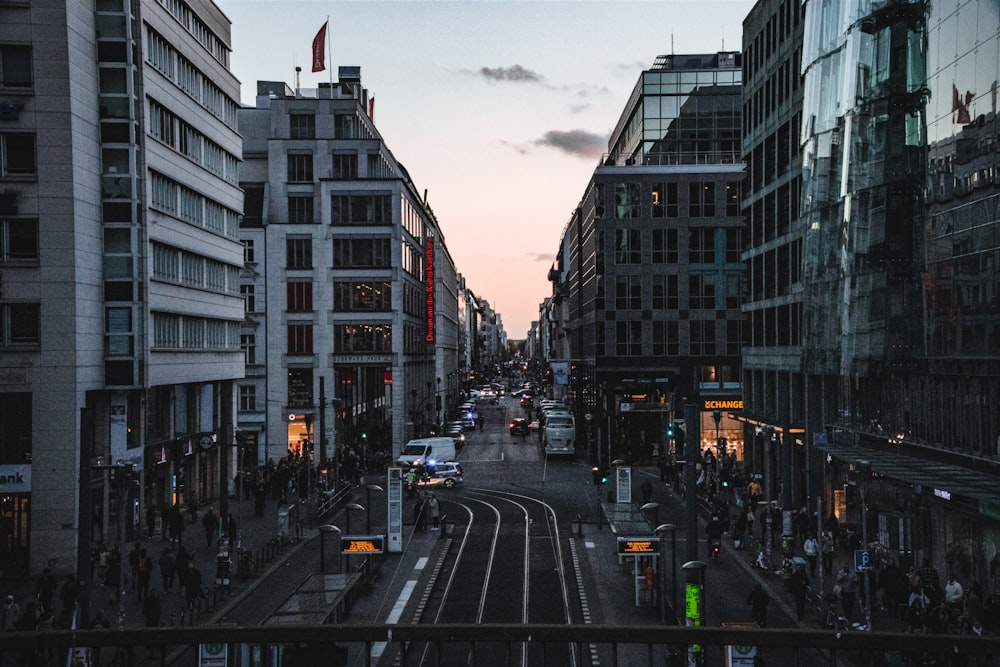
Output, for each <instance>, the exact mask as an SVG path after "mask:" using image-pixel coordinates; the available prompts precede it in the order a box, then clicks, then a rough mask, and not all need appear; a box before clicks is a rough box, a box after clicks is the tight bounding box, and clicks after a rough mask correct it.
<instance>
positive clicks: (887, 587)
mask: <svg viewBox="0 0 1000 667" xmlns="http://www.w3.org/2000/svg"><path fill="white" fill-rule="evenodd" d="M902 576H903V575H902V573H901V572H900V571H899V566H898V565H896V561H895V560H893V559H892V558H890V559H889V560H888V561H886V564H885V565H884V566H883V567H882V569H881V570H880V571H879V573H878V585H879V588H881V589H882V601H883V603H884V605H885V608H886V609H887V610H888V611H889V616H895V615H896V614H897V613H898V612H899V609H898V607H899V591H900V586H901V579H902Z"/></svg>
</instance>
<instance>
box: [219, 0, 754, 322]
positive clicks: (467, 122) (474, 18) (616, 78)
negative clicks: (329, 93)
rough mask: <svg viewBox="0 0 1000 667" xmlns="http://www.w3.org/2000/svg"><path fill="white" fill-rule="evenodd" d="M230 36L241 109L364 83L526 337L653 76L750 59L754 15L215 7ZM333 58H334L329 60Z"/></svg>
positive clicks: (726, 2) (486, 6) (577, 4)
mask: <svg viewBox="0 0 1000 667" xmlns="http://www.w3.org/2000/svg"><path fill="white" fill-rule="evenodd" d="M215 2H216V4H217V5H218V6H219V7H220V9H222V11H223V12H224V13H225V14H226V16H228V17H229V19H230V20H231V21H232V24H233V27H232V32H233V54H232V61H231V68H232V71H233V73H234V74H235V75H236V76H237V78H239V79H240V81H241V82H242V99H243V102H244V103H245V104H250V105H252V104H254V94H255V90H256V82H257V81H258V80H274V81H284V82H286V83H287V84H289V85H290V86H294V85H295V67H296V66H299V67H301V68H302V74H301V86H302V87H303V88H316V87H318V85H319V83H321V82H325V81H329V78H330V74H329V71H326V72H319V73H316V74H313V73H312V72H311V71H310V70H311V62H312V61H311V53H310V46H311V43H312V39H313V37H314V36H315V35H316V32H317V31H318V30H319V29H320V27H321V26H322V25H323V23H324V21H326V20H327V16H329V18H330V35H331V42H332V54H330V53H328V54H327V66H328V67H329V66H330V63H331V61H332V65H333V68H334V69H333V76H334V79H336V76H337V70H336V68H337V67H338V66H341V65H356V66H359V67H360V68H361V81H362V84H363V85H364V86H365V87H366V88H367V89H368V91H369V95H371V96H374V98H375V125H376V126H377V127H378V129H379V132H380V133H381V134H382V137H383V138H384V140H385V141H386V144H387V145H388V147H389V150H391V151H392V153H393V155H394V156H395V157H396V159H397V160H399V161H400V162H401V163H402V164H403V165H404V166H405V167H406V169H407V171H409V173H410V176H411V178H412V179H413V181H414V183H415V185H416V187H417V188H418V190H420V191H421V192H422V191H424V190H427V195H428V202H429V203H430V206H431V208H432V209H433V210H434V213H435V215H436V216H437V219H438V221H439V223H440V224H441V227H442V229H443V231H444V236H445V242H446V244H447V246H448V250H449V252H450V253H451V255H452V258H453V259H454V261H455V265H456V268H457V270H458V271H459V272H460V273H462V274H463V275H464V276H465V277H466V279H467V284H468V286H469V287H470V288H471V289H472V290H473V292H475V294H476V295H477V296H479V297H480V298H484V299H486V300H487V301H489V303H490V304H491V306H492V307H493V308H494V309H496V310H497V311H498V312H499V313H500V314H501V316H502V318H503V324H504V329H505V331H506V332H507V335H508V336H509V337H510V338H512V339H513V338H524V337H525V335H526V334H527V332H528V328H529V326H530V324H531V321H532V320H535V319H538V306H539V303H540V302H541V301H542V300H543V299H544V298H545V297H546V296H548V295H550V294H551V285H550V283H549V282H548V280H547V279H546V274H547V272H548V269H549V267H550V266H551V265H552V262H553V260H554V257H555V253H556V250H557V248H558V243H559V238H560V236H561V233H562V229H563V227H564V226H565V225H566V223H567V222H568V220H569V217H570V214H571V212H572V211H573V209H574V208H575V207H576V205H577V204H578V203H579V201H580V198H581V197H582V195H583V192H584V188H585V187H586V185H587V181H588V180H589V178H590V176H591V175H592V174H593V171H594V168H595V167H596V166H597V164H598V162H599V159H600V157H601V155H602V154H603V153H605V152H606V151H607V139H608V135H609V134H610V133H611V130H612V129H613V128H614V125H615V123H616V122H617V120H618V116H619V114H620V113H621V111H622V109H623V108H624V106H625V104H626V102H627V101H628V96H629V94H630V93H631V91H632V88H633V87H634V86H635V83H636V81H637V80H638V77H639V74H640V72H641V71H642V70H643V69H648V68H649V67H650V66H651V65H652V64H653V60H654V59H655V58H656V56H658V55H662V54H669V53H714V52H716V51H721V50H729V51H736V50H740V40H741V35H742V32H741V31H742V22H743V18H744V17H745V16H746V14H747V12H748V11H749V10H750V8H751V7H752V6H753V2H752V1H751V0H720V1H712V0H659V1H656V2H653V1H648V2H645V1H644V2H627V1H603V0H602V1H586V0H564V1H561V2H533V1H527V0H523V1H519V2H501V1H499V0H481V1H462V2H459V1H451V2H431V1H417V0H414V1H408V2H404V1H402V0H400V1H395V2H389V1H364V2H342V1H334V2H330V1H325V2H320V1H318V0H307V1H299V0H215ZM331 55H332V58H331Z"/></svg>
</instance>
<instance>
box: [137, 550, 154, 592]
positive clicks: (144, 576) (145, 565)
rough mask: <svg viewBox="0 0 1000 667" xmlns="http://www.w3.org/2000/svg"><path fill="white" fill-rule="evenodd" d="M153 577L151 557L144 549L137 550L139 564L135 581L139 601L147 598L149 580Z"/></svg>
mask: <svg viewBox="0 0 1000 667" xmlns="http://www.w3.org/2000/svg"><path fill="white" fill-rule="evenodd" d="M151 576H153V557H152V556H150V555H149V553H148V552H147V551H146V550H145V549H140V550H139V563H138V566H137V567H136V579H137V580H138V586H137V589H138V591H139V599H140V600H142V599H144V598H146V597H147V596H149V578H150V577H151Z"/></svg>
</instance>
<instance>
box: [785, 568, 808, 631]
mask: <svg viewBox="0 0 1000 667" xmlns="http://www.w3.org/2000/svg"><path fill="white" fill-rule="evenodd" d="M788 585H789V586H790V587H791V589H792V596H793V597H794V598H795V618H796V619H797V620H798V621H800V622H801V621H802V619H803V617H804V616H805V614H806V594H807V593H808V592H809V576H808V575H807V574H806V567H805V565H802V564H799V565H796V566H795V571H794V572H792V576H791V579H789V580H788Z"/></svg>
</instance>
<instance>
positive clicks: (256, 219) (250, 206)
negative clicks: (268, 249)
mask: <svg viewBox="0 0 1000 667" xmlns="http://www.w3.org/2000/svg"><path fill="white" fill-rule="evenodd" d="M240 187H242V188H243V220H242V221H241V222H240V226H241V227H259V226H260V225H262V224H263V223H264V186H263V185H259V184H252V183H241V184H240Z"/></svg>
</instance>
